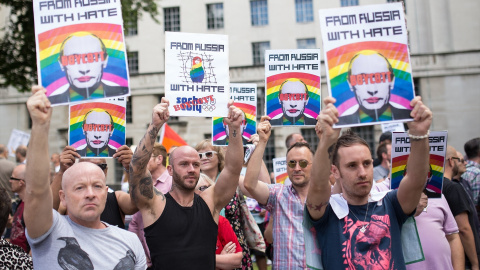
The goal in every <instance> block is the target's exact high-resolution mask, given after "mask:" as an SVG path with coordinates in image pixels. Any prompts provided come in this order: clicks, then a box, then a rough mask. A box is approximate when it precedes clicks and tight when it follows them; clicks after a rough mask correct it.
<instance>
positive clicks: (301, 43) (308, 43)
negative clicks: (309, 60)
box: [297, 38, 317, 49]
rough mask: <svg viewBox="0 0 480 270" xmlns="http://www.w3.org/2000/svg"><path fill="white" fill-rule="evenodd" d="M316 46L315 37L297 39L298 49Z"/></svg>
mask: <svg viewBox="0 0 480 270" xmlns="http://www.w3.org/2000/svg"><path fill="white" fill-rule="evenodd" d="M316 47H317V45H316V44H315V38H302V39H297V48H298V49H315V48H316Z"/></svg>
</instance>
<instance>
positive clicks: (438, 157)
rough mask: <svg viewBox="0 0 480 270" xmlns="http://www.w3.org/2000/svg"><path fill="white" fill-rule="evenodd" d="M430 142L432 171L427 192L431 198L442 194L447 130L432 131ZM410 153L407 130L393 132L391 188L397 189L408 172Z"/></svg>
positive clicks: (429, 175) (429, 174)
mask: <svg viewBox="0 0 480 270" xmlns="http://www.w3.org/2000/svg"><path fill="white" fill-rule="evenodd" d="M428 139H429V144H430V171H429V173H428V180H427V186H426V194H427V196H428V197H430V198H440V196H441V195H442V185H443V173H444V165H445V154H446V152H447V131H432V132H430V135H429V137H428ZM409 155H410V138H409V137H408V134H407V133H405V132H394V133H393V134H392V163H391V164H392V165H391V166H392V170H391V172H392V177H391V188H392V189H397V188H398V187H399V185H400V181H402V179H403V177H404V176H405V175H406V174H407V171H408V168H407V160H408V156H409Z"/></svg>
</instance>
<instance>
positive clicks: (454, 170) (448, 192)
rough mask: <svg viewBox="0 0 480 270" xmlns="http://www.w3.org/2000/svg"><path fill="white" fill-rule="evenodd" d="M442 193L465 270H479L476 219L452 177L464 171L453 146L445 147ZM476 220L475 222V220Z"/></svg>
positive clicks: (461, 188) (470, 204) (465, 195)
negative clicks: (460, 246)
mask: <svg viewBox="0 0 480 270" xmlns="http://www.w3.org/2000/svg"><path fill="white" fill-rule="evenodd" d="M445 158H446V160H445V171H444V174H443V176H444V179H443V189H442V193H443V195H444V196H445V199H447V202H448V206H449V207H450V210H452V214H453V217H454V218H455V221H456V222H457V225H458V229H459V231H460V240H461V241H462V245H463V249H464V250H465V263H466V266H467V269H470V268H471V269H479V262H480V238H479V235H478V231H477V229H476V228H477V222H478V217H477V215H476V209H475V207H474V205H473V202H470V201H469V197H468V194H467V192H466V191H465V189H464V188H463V187H462V185H461V184H460V182H459V181H458V180H456V179H454V178H453V177H454V176H455V175H457V174H459V171H461V170H465V169H464V168H465V163H464V160H463V159H462V160H461V159H460V158H459V157H458V156H457V150H455V148H453V146H450V145H449V146H448V147H447V153H446V157H445ZM475 219H477V220H475Z"/></svg>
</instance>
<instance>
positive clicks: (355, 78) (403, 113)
mask: <svg viewBox="0 0 480 270" xmlns="http://www.w3.org/2000/svg"><path fill="white" fill-rule="evenodd" d="M347 76H348V80H347V81H348V86H349V87H350V90H351V91H353V93H354V94H355V98H356V101H357V102H358V109H357V110H356V111H354V112H353V113H352V114H348V115H342V116H340V117H339V118H338V120H339V121H338V123H337V125H348V124H357V123H368V122H379V121H391V120H400V119H409V118H411V117H410V110H408V109H402V108H397V107H394V106H392V105H391V104H390V103H389V101H390V93H391V91H392V90H393V87H394V85H395V77H394V74H393V69H392V65H391V64H390V62H389V61H388V59H387V58H386V57H385V56H383V55H382V54H380V53H378V52H374V51H369V52H362V53H358V54H356V55H355V56H354V57H352V60H350V63H349V66H348V75H347Z"/></svg>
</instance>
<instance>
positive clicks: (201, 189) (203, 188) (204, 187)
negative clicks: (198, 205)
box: [198, 185, 210, 192]
mask: <svg viewBox="0 0 480 270" xmlns="http://www.w3.org/2000/svg"><path fill="white" fill-rule="evenodd" d="M209 187H210V186H207V185H205V186H201V187H199V188H198V190H200V191H202V192H203V191H205V190H206V189H207V188H209Z"/></svg>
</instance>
